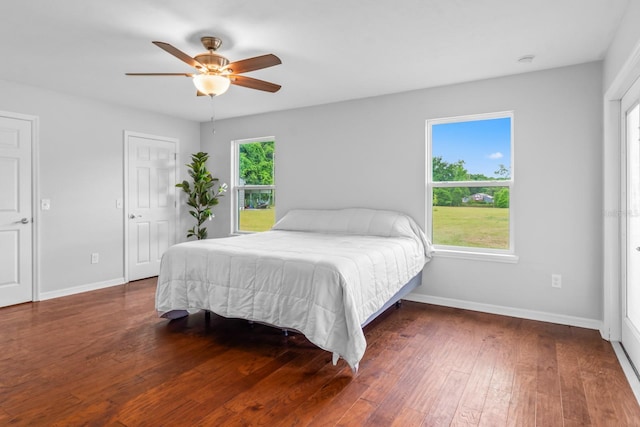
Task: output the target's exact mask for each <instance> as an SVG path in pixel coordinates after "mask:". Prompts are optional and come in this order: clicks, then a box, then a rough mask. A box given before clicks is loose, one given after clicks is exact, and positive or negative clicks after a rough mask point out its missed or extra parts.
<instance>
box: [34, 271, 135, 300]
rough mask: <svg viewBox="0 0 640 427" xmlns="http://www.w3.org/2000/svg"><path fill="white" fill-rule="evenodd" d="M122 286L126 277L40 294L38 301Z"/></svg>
mask: <svg viewBox="0 0 640 427" xmlns="http://www.w3.org/2000/svg"><path fill="white" fill-rule="evenodd" d="M122 284H124V277H118V278H117V279H111V280H105V281H104V282H96V283H89V284H86V285H80V286H74V287H72V288H65V289H60V290H57V291H49V292H40V298H39V299H38V301H44V300H48V299H53V298H60V297H66V296H69V295H74V294H79V293H82V292H89V291H95V290H98V289H103V288H110V287H112V286H118V285H122Z"/></svg>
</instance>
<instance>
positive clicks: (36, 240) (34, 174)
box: [0, 111, 40, 302]
mask: <svg viewBox="0 0 640 427" xmlns="http://www.w3.org/2000/svg"><path fill="white" fill-rule="evenodd" d="M0 116H2V117H7V118H10V119H16V120H25V121H27V122H30V123H31V217H32V221H31V227H32V228H31V301H32V302H33V301H40V209H39V208H40V206H39V204H38V200H40V181H39V179H40V156H39V154H40V153H39V146H40V144H39V141H40V134H39V131H40V120H39V117H38V116H32V115H28V114H21V113H13V112H10V111H0Z"/></svg>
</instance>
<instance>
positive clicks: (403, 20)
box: [0, 0, 629, 121]
mask: <svg viewBox="0 0 640 427" xmlns="http://www.w3.org/2000/svg"><path fill="white" fill-rule="evenodd" d="M628 1H629V0H375V1H372V0H322V1H320V0H259V1H258V0H253V1H251V0H233V1H231V0H188V1H187V0H108V1H99V0H55V1H53V0H21V1H2V2H1V3H0V58H1V64H2V65H0V79H3V80H9V81H15V82H21V83H25V84H28V85H32V86H38V87H42V88H46V89H53V90H56V91H60V92H66V93H71V94H77V95H82V96H87V97H92V98H97V99H101V100H104V101H108V102H114V103H118V104H124V105H128V106H132V107H136V108H141V109H145V110H151V111H156V112H160V113H164V114H168V115H172V116H177V117H182V118H186V119H191V120H197V121H207V120H209V119H210V118H211V115H212V111H215V117H216V118H217V119H220V118H228V117H237V116H244V115H249V114H255V113H261V112H267V111H275V110H284V109H290V108H296V107H301V106H308V105H316V104H324V103H330V102H335V101H341V100H347V99H355V98H363V97H370V96H375V95H381V94H388V93H394V92H402V91H407V90H412V89H418V88H427V87H433V86H441V85H446V84H452V83H458V82H464V81H472V80H478V79H484V78H489V77H496V76H503V75H509V74H517V73H523V72H529V71H534V70H541V69H548V68H554V67H561V66H566V65H572V64H579V63H584V62H589V61H595V60H601V59H603V58H604V55H605V53H606V50H607V48H608V46H609V44H610V43H611V40H612V38H613V36H614V34H615V31H616V29H617V26H618V24H619V22H620V20H621V18H622V16H623V14H624V11H625V9H626V6H627V4H628ZM203 35H215V36H217V37H220V38H222V39H223V46H222V47H221V48H220V49H219V50H218V53H221V54H222V55H224V56H226V57H227V58H229V59H230V60H231V61H236V60H239V59H244V58H248V57H252V56H257V55H262V54H265V53H274V54H275V55H277V56H279V57H280V58H281V59H282V65H278V66H275V67H272V68H269V69H264V70H260V71H255V72H252V73H248V74H247V75H248V76H251V77H255V78H258V79H262V80H267V81H272V82H275V83H278V84H281V85H282V86H283V87H282V89H281V90H280V91H279V92H278V93H275V94H271V93H267V92H261V91H256V90H251V89H246V88H243V87H238V86H232V87H231V88H230V89H229V91H228V92H227V93H226V94H224V95H222V96H220V97H218V98H214V108H213V109H212V105H211V100H210V99H209V98H208V97H196V96H195V88H194V87H193V84H192V82H191V81H190V79H188V78H185V77H127V76H125V75H124V73H125V72H192V71H193V69H191V68H190V67H189V66H188V65H186V64H184V63H183V62H181V61H180V60H178V59H176V58H175V57H172V56H171V55H169V54H168V53H166V52H164V51H163V50H161V49H159V48H158V47H156V46H154V45H153V44H151V41H152V40H159V41H164V42H167V43H170V44H172V45H173V46H175V47H177V48H178V49H180V50H182V51H184V52H186V53H188V54H189V55H191V56H194V55H196V54H198V53H201V52H203V51H204V48H203V47H202V45H201V44H200V41H199V39H200V37H201V36H203ZM528 54H533V55H535V59H534V61H533V62H532V63H529V64H524V63H520V62H518V61H517V60H518V58H520V57H521V56H523V55H528ZM0 96H1V94H0Z"/></svg>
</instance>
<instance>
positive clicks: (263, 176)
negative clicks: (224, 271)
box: [231, 137, 276, 233]
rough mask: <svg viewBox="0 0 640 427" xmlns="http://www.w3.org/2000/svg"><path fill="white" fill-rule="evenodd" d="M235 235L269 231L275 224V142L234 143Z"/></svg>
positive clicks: (249, 140)
mask: <svg viewBox="0 0 640 427" xmlns="http://www.w3.org/2000/svg"><path fill="white" fill-rule="evenodd" d="M231 153H232V165H233V169H234V170H233V186H232V187H233V193H232V194H233V199H234V200H233V203H232V206H233V210H234V214H233V224H234V226H233V232H234V233H250V232H256V231H266V230H269V229H270V228H271V227H272V226H273V224H274V223H275V218H276V215H275V205H276V200H275V189H276V187H275V180H274V160H275V139H274V138H273V137H268V138H257V139H243V140H239V141H233V146H232V150H231Z"/></svg>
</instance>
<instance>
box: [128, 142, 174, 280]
mask: <svg viewBox="0 0 640 427" xmlns="http://www.w3.org/2000/svg"><path fill="white" fill-rule="evenodd" d="M125 141H126V145H127V163H128V166H127V170H128V178H127V180H128V183H127V188H128V195H127V209H126V214H127V219H126V221H127V225H128V226H127V227H126V228H127V234H128V236H127V242H128V243H127V253H128V254H127V270H128V271H127V273H128V274H127V279H128V280H138V279H144V278H146V277H152V276H157V275H158V273H159V271H160V259H161V258H162V254H163V253H164V251H165V250H166V249H167V248H168V247H169V246H171V245H173V244H174V243H175V236H176V187H175V184H176V145H177V141H176V140H171V139H167V138H160V137H154V136H149V135H142V134H135V133H129V132H127V133H125Z"/></svg>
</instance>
